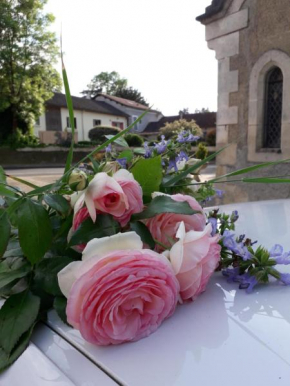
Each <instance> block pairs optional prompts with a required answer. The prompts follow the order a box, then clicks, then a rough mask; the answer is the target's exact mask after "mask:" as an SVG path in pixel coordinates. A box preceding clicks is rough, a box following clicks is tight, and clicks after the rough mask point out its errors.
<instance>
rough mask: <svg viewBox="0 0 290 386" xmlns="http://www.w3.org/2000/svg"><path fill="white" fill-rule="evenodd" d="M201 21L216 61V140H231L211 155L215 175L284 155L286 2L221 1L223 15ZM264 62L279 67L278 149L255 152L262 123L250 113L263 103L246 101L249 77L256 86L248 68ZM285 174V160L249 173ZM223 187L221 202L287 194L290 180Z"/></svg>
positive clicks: (289, 65)
mask: <svg viewBox="0 0 290 386" xmlns="http://www.w3.org/2000/svg"><path fill="white" fill-rule="evenodd" d="M205 24H206V38H207V41H208V46H209V48H211V49H214V50H215V51H216V57H217V59H218V62H219V86H218V119H217V144H218V147H222V146H224V145H227V144H229V143H230V144H231V146H230V147H228V148H227V149H226V150H225V151H224V152H223V153H222V154H221V155H220V156H219V157H218V159H217V165H218V168H217V174H218V175H224V174H226V173H229V172H231V171H234V170H237V169H240V168H244V167H248V166H252V165H255V164H257V163H261V162H265V161H277V160H280V159H285V158H290V108H289V107H290V1H289V0H233V1H232V2H231V3H229V2H228V3H227V11H226V13H223V14H222V15H221V16H219V18H218V17H216V18H215V19H214V20H209V21H207V22H205ZM267 60H268V62H269V65H272V64H273V65H279V66H280V67H282V68H281V69H282V72H283V75H284V94H283V100H284V101H283V102H284V107H283V118H282V121H283V123H282V136H283V137H282V139H283V140H282V152H280V153H278V152H276V153H270V152H268V153H267V152H258V151H257V146H256V135H257V133H256V130H258V129H259V128H260V129H261V128H262V125H263V122H262V118H261V117H257V116H256V117H255V116H254V115H255V114H254V113H255V108H256V107H257V104H258V103H263V101H260V100H257V99H258V98H256V100H255V98H252V99H251V92H250V91H251V90H250V79H252V80H251V82H252V81H253V82H257V85H256V86H255V85H254V86H253V84H252V83H251V87H252V88H253V87H258V80H257V79H256V77H257V75H256V74H255V73H254V74H253V71H254V69H255V66H257V63H259V61H261V62H263V61H264V62H265V63H267V62H266V61H267ZM262 65H263V63H262ZM262 86H263V84H260V87H262ZM288 90H289V91H288ZM252 91H253V90H252ZM254 91H255V90H254ZM252 93H253V92H252ZM257 95H258V94H257ZM288 106H289V107H288ZM255 119H256V120H257V119H258V120H259V122H256V123H255ZM283 133H284V134H283ZM289 174H290V164H289V163H286V164H283V165H278V166H276V167H275V168H268V169H263V170H261V171H256V172H254V173H252V176H270V175H277V176H281V175H289ZM223 188H224V190H226V192H227V193H226V195H225V199H224V202H234V201H236V202H238V201H255V200H262V199H274V198H287V197H290V184H279V185H269V184H267V185H266V184H235V185H230V184H225V185H224V186H223Z"/></svg>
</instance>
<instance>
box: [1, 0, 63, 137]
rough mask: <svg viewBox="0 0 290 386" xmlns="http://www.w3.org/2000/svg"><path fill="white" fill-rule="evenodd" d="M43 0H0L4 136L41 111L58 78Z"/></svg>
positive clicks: (57, 87)
mask: <svg viewBox="0 0 290 386" xmlns="http://www.w3.org/2000/svg"><path fill="white" fill-rule="evenodd" d="M45 3H46V0H29V1H27V0H1V2H0V15H1V20H0V31H1V33H0V47H1V50H0V90H1V97H0V112H2V114H4V115H5V125H6V127H3V129H2V128H1V133H3V135H4V138H5V137H7V136H8V135H9V134H11V133H12V132H15V130H16V128H20V129H21V131H23V132H27V131H28V130H29V128H31V127H33V125H34V122H35V120H36V119H37V118H38V117H39V116H40V115H41V114H42V113H43V108H44V102H45V101H46V100H48V99H50V98H51V97H52V95H53V94H52V91H54V90H60V86H61V82H60V77H59V75H58V73H57V71H56V70H55V68H54V66H53V65H54V63H55V62H56V59H57V56H58V49H57V46H56V37H55V34H54V33H52V32H50V31H49V27H50V25H51V23H52V22H53V20H54V18H53V16H52V15H50V14H44V13H43V8H44V5H45Z"/></svg>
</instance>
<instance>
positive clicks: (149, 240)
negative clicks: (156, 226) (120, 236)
mask: <svg viewBox="0 0 290 386" xmlns="http://www.w3.org/2000/svg"><path fill="white" fill-rule="evenodd" d="M130 226H131V229H132V231H134V232H136V233H137V235H139V236H140V237H141V240H142V241H143V243H144V244H147V245H149V247H150V248H151V249H154V248H155V241H154V239H153V237H152V235H151V232H150V231H149V229H148V228H147V226H146V225H145V224H144V223H143V222H141V221H136V222H131V223H130Z"/></svg>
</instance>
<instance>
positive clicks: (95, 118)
mask: <svg viewBox="0 0 290 386" xmlns="http://www.w3.org/2000/svg"><path fill="white" fill-rule="evenodd" d="M72 102H73V107H74V124H75V129H76V133H77V140H78V141H88V140H89V135H88V134H89V131H90V130H91V129H92V128H93V127H94V126H97V125H104V126H115V127H119V128H120V129H125V128H126V127H127V125H128V120H129V118H130V116H129V115H128V114H126V112H124V111H121V110H119V109H117V108H116V107H114V106H112V105H110V104H109V103H106V102H103V101H95V100H91V99H86V98H79V97H75V96H73V97H72ZM66 131H70V122H69V112H68V109H67V104H66V97H65V95H64V94H61V93H55V94H54V96H53V97H52V98H51V99H50V100H49V101H47V102H46V106H45V113H44V114H43V115H42V116H41V117H40V118H39V120H38V121H37V122H36V125H35V129H34V133H35V135H36V136H39V137H40V139H41V142H43V143H47V144H48V143H55V142H56V139H57V138H58V137H59V133H65V132H66Z"/></svg>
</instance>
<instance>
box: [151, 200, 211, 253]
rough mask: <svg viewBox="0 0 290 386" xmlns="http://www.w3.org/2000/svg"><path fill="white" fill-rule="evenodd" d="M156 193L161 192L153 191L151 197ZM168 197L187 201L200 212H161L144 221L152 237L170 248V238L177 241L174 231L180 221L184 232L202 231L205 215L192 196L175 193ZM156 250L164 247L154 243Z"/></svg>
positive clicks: (158, 250) (161, 249) (162, 249)
mask: <svg viewBox="0 0 290 386" xmlns="http://www.w3.org/2000/svg"><path fill="white" fill-rule="evenodd" d="M158 195H163V194H162V193H154V194H153V198H154V197H156V196H158ZM170 197H171V198H172V199H173V200H174V201H179V202H184V201H186V202H188V204H189V205H190V206H191V208H192V209H194V210H196V211H199V212H200V213H198V214H193V215H185V214H177V213H162V214H158V215H157V216H155V217H153V218H150V219H148V220H146V221H145V224H146V225H147V227H148V228H149V230H150V232H151V234H152V236H153V238H154V239H155V240H157V241H159V242H160V243H162V244H163V245H165V246H167V248H171V245H172V240H173V241H177V238H176V232H177V230H178V228H179V225H180V223H181V222H183V223H184V225H185V230H186V232H189V231H191V230H195V231H202V230H204V227H205V224H206V217H205V214H204V213H203V209H202V207H201V206H200V205H199V203H198V202H197V201H196V200H195V199H194V198H193V197H191V196H187V195H184V194H175V195H173V196H170ZM156 251H157V252H162V251H164V248H162V247H161V246H159V245H156Z"/></svg>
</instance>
